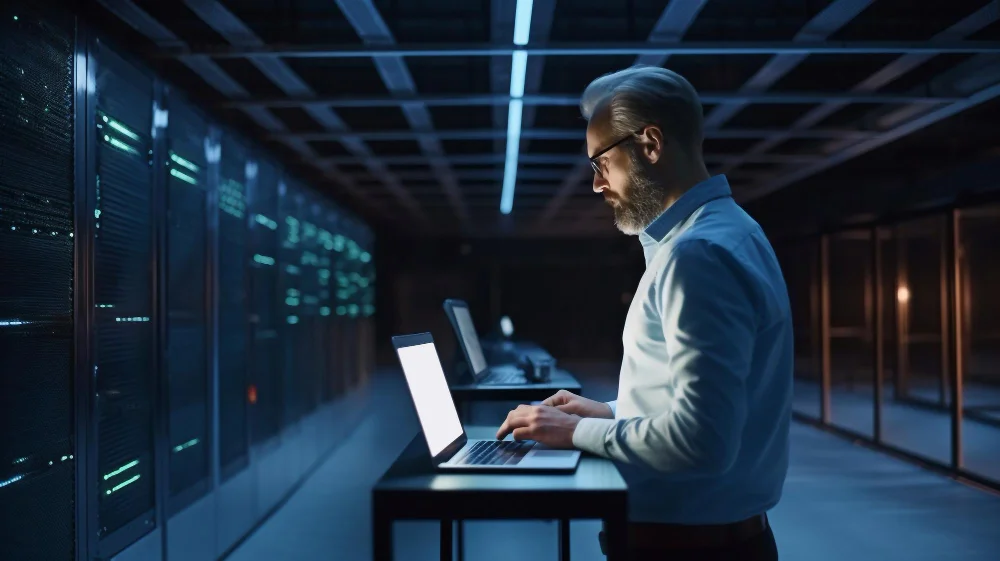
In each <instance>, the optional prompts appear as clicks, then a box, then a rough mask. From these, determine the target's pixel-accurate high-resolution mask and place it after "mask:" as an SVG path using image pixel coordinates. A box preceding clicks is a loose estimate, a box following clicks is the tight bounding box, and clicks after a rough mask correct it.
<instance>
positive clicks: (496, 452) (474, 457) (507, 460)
mask: <svg viewBox="0 0 1000 561" xmlns="http://www.w3.org/2000/svg"><path fill="white" fill-rule="evenodd" d="M533 445H534V442H515V441H513V440H480V441H479V442H476V443H475V444H473V445H472V448H470V449H469V452H468V453H467V454H466V455H465V456H464V457H463V458H462V459H461V460H459V461H458V462H456V463H458V464H460V465H466V466H502V465H515V464H517V463H519V462H520V461H521V460H522V459H524V455H525V454H527V453H528V450H531V447H532V446H533Z"/></svg>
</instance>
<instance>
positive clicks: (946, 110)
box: [745, 83, 1000, 200]
mask: <svg viewBox="0 0 1000 561" xmlns="http://www.w3.org/2000/svg"><path fill="white" fill-rule="evenodd" d="M997 97H1000V83H997V84H995V85H993V86H990V87H988V88H985V89H983V90H980V91H979V92H977V93H976V94H974V95H971V96H969V97H968V98H967V99H966V100H963V101H959V102H957V103H952V104H950V105H946V106H944V107H941V108H939V109H936V110H934V111H931V112H930V113H927V114H925V115H923V116H921V117H918V118H916V119H913V120H912V121H908V122H906V123H904V124H902V125H899V126H897V127H896V128H894V129H892V130H890V131H886V132H884V133H882V134H880V135H878V136H875V137H873V138H870V139H868V140H865V141H862V142H859V143H858V144H855V145H853V146H848V147H847V148H845V149H843V150H841V151H840V152H838V153H836V154H833V155H831V156H830V157H828V158H824V159H823V160H821V161H819V162H816V163H814V164H812V165H808V166H805V167H800V168H798V169H796V170H795V171H793V172H791V173H788V174H785V175H783V176H781V177H778V178H777V179H775V180H773V181H770V182H769V183H768V184H767V185H765V186H764V187H761V188H757V189H754V190H752V191H751V192H750V193H748V194H747V196H746V198H745V200H754V199H758V198H760V197H763V196H764V195H767V194H770V193H773V192H774V191H777V190H779V189H783V188H785V187H787V186H789V185H791V184H793V183H797V182H799V181H801V180H803V179H806V178H808V177H811V176H813V175H815V174H817V173H819V172H821V171H824V170H826V169H829V168H831V167H833V166H835V165H838V164H841V163H843V162H846V161H848V160H852V159H854V158H856V157H858V156H860V155H862V154H866V153H868V152H870V151H872V150H874V149H876V148H878V147H880V146H883V145H885V144H888V143H890V142H892V141H894V140H896V139H898V138H901V137H903V136H906V135H908V134H911V133H913V132H915V131H918V130H920V129H923V128H925V127H928V126H930V125H932V124H934V123H936V122H938V121H940V120H942V119H947V118H948V117H951V116H952V115H956V114H958V113H960V112H962V111H965V110H966V109H969V108H971V107H975V106H976V105H979V104H981V103H986V102H987V101H990V100H992V99H995V98H997Z"/></svg>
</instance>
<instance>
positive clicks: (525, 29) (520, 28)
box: [514, 0, 532, 45]
mask: <svg viewBox="0 0 1000 561" xmlns="http://www.w3.org/2000/svg"><path fill="white" fill-rule="evenodd" d="M531 5H532V0H517V10H516V11H515V12H514V44H515V45H527V44H528V33H529V32H530V31H531Z"/></svg>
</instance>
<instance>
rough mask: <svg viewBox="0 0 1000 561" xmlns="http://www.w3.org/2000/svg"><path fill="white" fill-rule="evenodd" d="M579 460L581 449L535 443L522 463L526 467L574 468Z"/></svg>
mask: <svg viewBox="0 0 1000 561" xmlns="http://www.w3.org/2000/svg"><path fill="white" fill-rule="evenodd" d="M579 460H580V451H579V450H560V449H555V448H549V447H548V446H544V445H542V444H535V445H534V446H532V447H531V451H530V452H528V453H527V455H525V457H524V460H522V462H521V463H522V465H523V466H524V467H526V468H542V469H545V468H550V469H572V468H573V467H574V466H576V463H577V462H578V461H579Z"/></svg>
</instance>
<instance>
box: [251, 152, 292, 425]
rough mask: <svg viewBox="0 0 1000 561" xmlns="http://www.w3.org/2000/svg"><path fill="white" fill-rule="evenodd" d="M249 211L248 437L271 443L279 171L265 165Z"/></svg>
mask: <svg viewBox="0 0 1000 561" xmlns="http://www.w3.org/2000/svg"><path fill="white" fill-rule="evenodd" d="M248 208H249V212H250V220H249V225H250V230H249V233H248V236H249V238H248V240H249V244H250V249H249V252H250V253H252V254H253V257H252V259H251V261H250V323H251V327H252V329H251V331H252V341H253V346H252V348H251V349H250V357H251V362H250V387H249V389H248V403H249V407H250V439H251V442H252V443H254V444H259V443H263V442H266V441H268V440H271V439H272V438H274V437H275V436H277V435H278V433H279V431H280V429H281V399H282V388H281V365H280V362H279V361H280V359H281V348H280V345H279V341H280V340H279V339H278V334H279V333H280V332H281V328H282V325H281V324H282V323H284V315H283V314H281V313H280V307H279V306H282V305H284V297H282V301H281V302H280V303H279V301H278V298H279V295H278V274H279V273H278V271H279V267H280V266H281V264H282V263H281V261H280V259H279V258H280V252H279V243H278V170H277V168H276V167H275V166H274V165H273V164H272V163H270V162H261V163H260V164H259V168H258V177H257V181H256V182H255V183H254V188H253V190H252V191H251V192H250V196H249V200H248Z"/></svg>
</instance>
